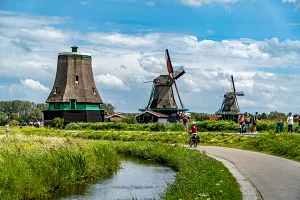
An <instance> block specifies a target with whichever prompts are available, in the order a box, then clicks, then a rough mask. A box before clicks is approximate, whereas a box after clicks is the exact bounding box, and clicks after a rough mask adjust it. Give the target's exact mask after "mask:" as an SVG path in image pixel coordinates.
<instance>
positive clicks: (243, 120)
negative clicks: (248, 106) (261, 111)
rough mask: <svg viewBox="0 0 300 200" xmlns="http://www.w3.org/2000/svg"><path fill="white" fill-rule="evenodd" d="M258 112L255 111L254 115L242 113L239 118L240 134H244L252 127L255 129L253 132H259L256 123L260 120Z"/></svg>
mask: <svg viewBox="0 0 300 200" xmlns="http://www.w3.org/2000/svg"><path fill="white" fill-rule="evenodd" d="M257 115H258V112H255V114H254V115H253V117H251V116H250V114H249V113H247V112H246V113H245V115H244V114H240V115H239V118H238V122H239V131H240V134H241V135H243V134H244V133H249V132H250V130H251V128H252V129H253V133H258V132H257V129H256V123H257V121H258V118H257Z"/></svg>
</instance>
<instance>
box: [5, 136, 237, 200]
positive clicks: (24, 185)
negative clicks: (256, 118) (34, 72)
mask: <svg viewBox="0 0 300 200" xmlns="http://www.w3.org/2000/svg"><path fill="white" fill-rule="evenodd" d="M0 146H1V150H0V158H1V159H0V160H1V162H2V165H1V166H0V192H1V196H0V199H41V198H45V197H47V196H48V197H49V194H50V193H52V192H54V191H55V190H57V189H59V188H60V187H63V186H68V185H70V184H74V183H78V182H84V181H86V180H90V179H97V178H100V177H103V176H105V175H106V174H108V173H109V171H112V170H116V169H117V168H118V157H119V156H118V155H122V156H123V155H125V156H134V157H138V158H141V159H152V160H154V161H156V162H158V163H161V164H164V165H167V166H170V167H172V168H173V169H175V170H176V171H177V172H178V173H177V175H176V178H175V182H174V183H173V184H171V185H169V187H168V189H167V190H166V192H165V194H164V195H163V199H176V200H177V199H186V200H189V199H208V198H210V199H233V200H236V199H237V200H238V199H241V192H240V191H239V186H238V184H237V182H236V180H235V178H233V177H232V175H231V174H230V172H229V171H228V170H227V168H225V167H224V166H223V165H222V164H221V163H219V162H217V161H215V160H214V159H212V158H210V157H208V156H206V155H204V154H202V153H200V152H198V151H191V150H188V149H186V148H183V147H179V146H175V147H173V146H170V145H166V144H161V143H151V142H130V143H126V142H109V141H93V140H82V139H74V138H55V137H39V136H25V135H9V136H7V137H5V138H2V139H1V140H0Z"/></svg>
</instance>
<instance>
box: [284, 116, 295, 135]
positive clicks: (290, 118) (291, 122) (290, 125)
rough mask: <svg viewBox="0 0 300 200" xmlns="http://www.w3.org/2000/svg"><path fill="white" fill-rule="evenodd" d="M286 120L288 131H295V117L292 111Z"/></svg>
mask: <svg viewBox="0 0 300 200" xmlns="http://www.w3.org/2000/svg"><path fill="white" fill-rule="evenodd" d="M286 121H287V123H288V132H290V131H291V133H293V125H294V117H293V116H292V113H291V112H290V113H289V116H288V118H287V120H286Z"/></svg>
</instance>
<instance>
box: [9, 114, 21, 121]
mask: <svg viewBox="0 0 300 200" xmlns="http://www.w3.org/2000/svg"><path fill="white" fill-rule="evenodd" d="M10 120H15V121H19V115H18V113H11V115H10Z"/></svg>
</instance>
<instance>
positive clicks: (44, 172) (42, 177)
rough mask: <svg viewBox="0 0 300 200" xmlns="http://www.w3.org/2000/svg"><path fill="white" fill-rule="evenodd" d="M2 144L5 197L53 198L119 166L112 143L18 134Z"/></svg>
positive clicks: (0, 176)
mask: <svg viewBox="0 0 300 200" xmlns="http://www.w3.org/2000/svg"><path fill="white" fill-rule="evenodd" d="M0 147H1V150H0V161H1V165H0V199H3V200H4V199H5V200H7V199H42V198H50V197H51V195H50V194H51V193H54V192H55V191H57V190H58V189H59V188H61V187H66V186H68V185H70V184H76V183H81V182H85V181H87V180H92V179H99V178H101V177H104V176H106V175H108V174H109V173H110V172H111V171H115V170H117V169H118V168H119V161H118V157H117V154H116V152H115V151H114V150H113V148H112V147H110V146H109V145H89V144H83V143H76V144H75V143H72V141H71V140H67V139H62V138H61V139H57V138H41V137H37V136H33V137H24V136H21V135H15V136H9V137H5V138H3V139H1V140H0ZM50 199H51V198H50Z"/></svg>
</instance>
